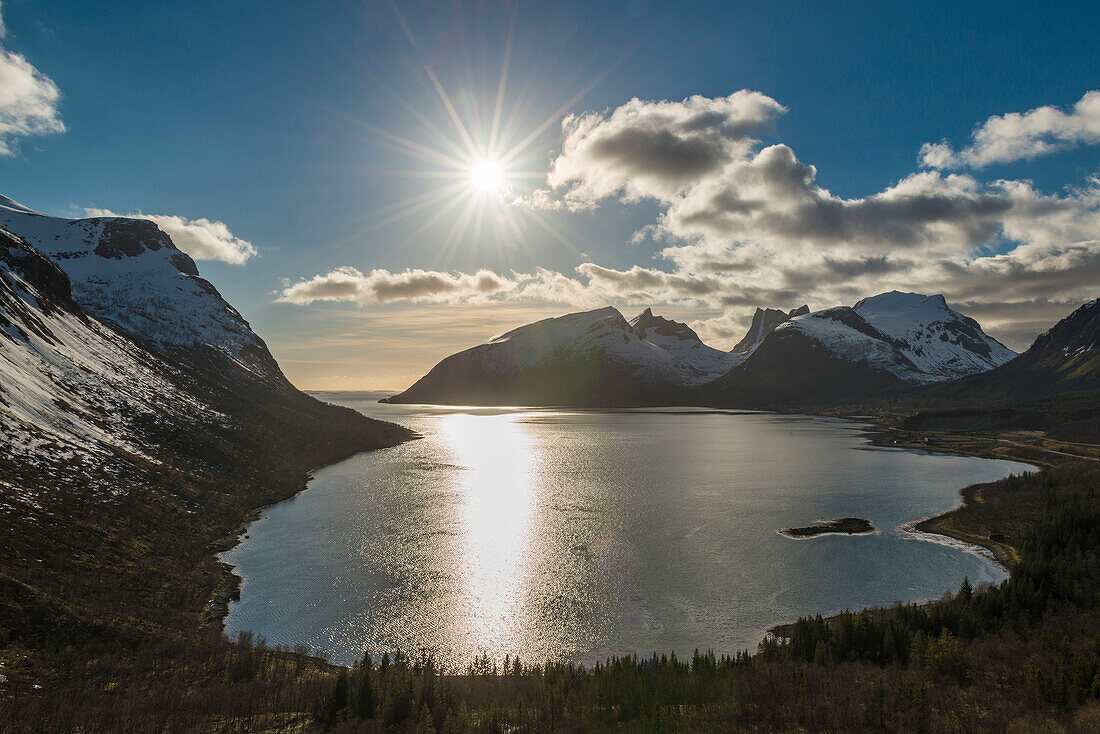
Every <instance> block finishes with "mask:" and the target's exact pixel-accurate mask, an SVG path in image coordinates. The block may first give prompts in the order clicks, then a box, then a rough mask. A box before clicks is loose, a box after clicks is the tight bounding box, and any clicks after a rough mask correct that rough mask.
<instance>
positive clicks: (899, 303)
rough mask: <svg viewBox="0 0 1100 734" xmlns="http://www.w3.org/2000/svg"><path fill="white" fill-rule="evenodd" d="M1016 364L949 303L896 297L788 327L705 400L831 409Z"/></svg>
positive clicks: (704, 394) (706, 391) (705, 391)
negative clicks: (844, 402) (826, 405)
mask: <svg viewBox="0 0 1100 734" xmlns="http://www.w3.org/2000/svg"><path fill="white" fill-rule="evenodd" d="M1014 356H1015V353H1014V352H1013V351H1012V350H1010V349H1008V348H1007V347H1005V346H1004V345H1003V344H1001V343H1000V342H998V341H997V340H996V339H994V338H992V337H990V336H988V335H987V334H986V333H985V332H983V331H982V328H981V326H980V325H979V324H978V322H976V321H974V320H973V319H971V318H969V317H967V316H963V315H962V314H960V313H958V312H957V311H954V310H952V309H951V308H950V307H949V306H948V305H947V302H946V301H945V300H944V298H943V296H939V295H936V296H925V295H921V294H917V293H899V292H898V291H891V292H889V293H883V294H880V295H877V296H874V297H872V298H865V299H863V300H862V301H860V302H858V303H857V304H856V305H855V306H853V307H847V306H838V307H835V308H828V309H824V310H822V311H816V312H814V313H807V314H803V315H800V316H795V317H794V318H791V319H789V320H787V321H786V322H785V323H782V324H780V325H778V326H777V327H776V328H775V329H774V331H772V333H771V334H770V335H768V336H767V337H765V339H764V340H763V341H762V342H761V344H760V346H759V347H758V348H757V349H756V351H755V352H754V353H753V354H752V355H751V356H750V357H749V358H747V359H746V360H745V361H744V362H743V363H742V364H741V365H739V366H738V367H737V368H735V369H734V370H732V371H731V372H729V373H728V374H726V375H724V376H723V377H721V378H719V379H718V380H716V381H715V382H714V383H711V384H709V385H706V386H705V387H703V388H702V389H701V390H700V395H701V400H702V401H703V402H705V403H707V404H731V405H734V404H736V405H745V406H748V405H755V406H765V405H769V406H770V405H787V404H790V405H794V404H800V403H826V402H833V401H836V400H850V399H858V398H861V397H864V396H867V395H871V394H875V393H880V392H884V391H886V390H890V389H897V388H900V387H903V386H905V385H919V384H926V383H932V382H939V381H942V380H951V379H957V378H960V377H965V376H967V375H972V374H976V373H979V372H985V371H987V370H990V369H993V368H995V367H998V366H1000V365H1002V364H1004V363H1005V362H1007V361H1009V360H1010V359H1012V358H1013V357H1014Z"/></svg>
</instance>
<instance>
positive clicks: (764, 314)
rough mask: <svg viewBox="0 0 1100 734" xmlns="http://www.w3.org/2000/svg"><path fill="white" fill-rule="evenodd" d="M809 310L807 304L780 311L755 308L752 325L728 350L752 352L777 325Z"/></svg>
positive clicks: (742, 352) (735, 352)
mask: <svg viewBox="0 0 1100 734" xmlns="http://www.w3.org/2000/svg"><path fill="white" fill-rule="evenodd" d="M809 312H810V309H809V307H807V306H800V307H799V308H795V309H791V310H790V311H782V310H780V309H778V308H768V309H763V308H758V309H756V313H754V314H753V315H752V325H751V326H750V327H749V331H748V333H747V334H745V337H744V338H743V339H742V340H741V341H739V342H737V344H736V345H735V346H734V347H733V349H731V350H730V352H732V353H734V354H743V355H745V356H748V355H749V354H752V352H753V351H754V350H755V349H756V348H757V347H758V346H760V343H761V342H763V341H764V339H765V338H766V337H767V336H768V334H770V333H772V331H774V330H775V328H776V327H777V326H779V325H780V324H782V323H784V322H785V321H789V320H790V319H792V318H794V317H795V316H802V315H804V314H807V313H809Z"/></svg>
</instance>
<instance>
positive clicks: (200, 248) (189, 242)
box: [84, 208, 256, 265]
mask: <svg viewBox="0 0 1100 734" xmlns="http://www.w3.org/2000/svg"><path fill="white" fill-rule="evenodd" d="M84 213H85V215H87V216H89V217H129V218H131V219H148V220H149V221H151V222H155V223H156V225H157V226H158V227H160V228H161V229H162V230H164V232H165V233H166V234H167V235H168V236H169V237H171V238H172V242H174V243H175V245H176V247H178V248H179V249H180V250H182V251H183V252H186V253H187V254H188V255H190V256H191V257H193V258H194V259H196V260H218V261H221V262H225V263H230V264H232V265H241V264H243V263H245V262H246V261H247V260H249V259H250V258H252V257H254V256H255V255H256V248H255V247H253V246H252V243H251V242H249V241H248V240H244V239H241V238H240V237H237V236H236V235H235V234H233V233H232V232H231V231H230V230H229V227H228V226H226V224H225V223H224V222H219V221H215V220H210V219H205V218H199V219H188V218H186V217H180V216H176V215H174V214H143V213H141V212H134V213H130V214H117V213H115V212H113V211H111V210H110V209H96V208H86V209H85V210H84Z"/></svg>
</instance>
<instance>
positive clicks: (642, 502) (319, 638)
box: [225, 393, 1026, 666]
mask: <svg viewBox="0 0 1100 734" xmlns="http://www.w3.org/2000/svg"><path fill="white" fill-rule="evenodd" d="M320 397H321V398H322V399H326V400H329V401H330V402H337V403H340V404H343V405H348V406H350V407H354V408H357V409H359V410H361V411H363V412H364V413H367V414H368V415H371V416H373V417H379V418H386V419H389V420H394V421H396V422H398V423H402V424H404V425H407V426H409V427H410V428H413V429H415V430H417V431H419V432H420V433H421V434H423V436H424V438H422V439H420V440H417V441H412V442H409V443H406V444H404V445H402V446H399V447H396V448H393V449H387V450H384V451H378V452H372V453H367V454H361V455H359V456H356V457H353V458H351V459H349V460H347V461H345V462H342V463H340V464H337V465H334V466H330V467H326V468H324V469H321V470H319V471H318V472H316V478H315V479H314V480H313V481H312V482H311V483H310V485H309V486H310V488H309V490H308V491H306V492H303V493H302V494H300V495H298V496H297V497H295V498H294V499H291V500H289V501H287V502H284V503H282V504H280V505H277V506H275V507H272V508H270V509H269V510H268V511H267V512H266V513H265V515H264V517H263V518H262V519H261V520H259V521H257V522H256V523H254V524H253V525H252V526H251V527H250V529H249V539H248V540H245V541H244V542H243V543H242V544H241V545H240V546H238V547H237V548H235V549H234V550H232V551H230V552H229V553H227V554H225V560H226V561H227V562H229V563H232V564H235V565H236V566H237V572H238V573H239V574H241V575H242V576H243V577H244V579H245V580H244V584H243V587H242V595H241V600H240V601H239V602H235V603H233V604H232V607H231V611H230V616H229V618H228V619H227V621H226V629H227V632H228V633H229V634H231V635H233V634H235V633H236V632H237V631H239V630H250V631H253V632H255V633H257V634H260V635H263V636H264V637H265V638H266V639H267V640H268V642H270V643H273V644H284V645H295V644H305V645H307V646H309V647H311V648H313V649H314V650H318V651H323V652H324V653H326V654H327V656H328V657H329V658H330V659H332V660H333V661H335V662H340V663H350V662H352V661H353V660H354V659H356V658H358V657H361V656H362V654H363V652H365V651H370V652H371V653H372V655H374V656H375V657H376V658H377V656H378V655H380V654H381V653H382V652H384V651H390V652H392V651H393V650H395V649H398V648H400V649H402V650H405V651H416V650H418V649H421V648H428V649H431V650H433V651H435V653H436V654H437V655H438V656H439V657H440V658H442V659H443V660H444V661H445V662H447V663H448V664H450V665H452V666H457V665H465V664H466V663H467V662H469V661H470V660H471V659H472V658H473V657H474V656H475V655H478V654H480V653H482V652H487V653H488V654H490V655H491V656H494V657H503V656H504V655H505V654H506V653H511V654H519V655H521V656H522V657H523V658H524V659H525V660H544V659H573V660H577V661H580V662H585V663H591V662H594V661H595V660H599V659H602V658H603V657H605V656H607V655H609V654H619V653H626V652H632V651H635V650H637V651H639V652H641V653H646V652H649V651H653V650H660V651H668V650H677V651H679V652H688V653H690V652H691V650H693V649H695V648H701V649H705V648H711V649H714V650H716V651H719V652H733V651H736V650H738V649H742V648H745V647H750V648H751V647H753V646H755V644H756V643H757V642H758V641H759V640H760V638H761V637H762V636H763V634H764V631H765V630H766V629H767V628H768V627H769V626H771V625H773V624H775V623H777V622H781V621H787V620H791V619H794V618H796V617H797V616H799V615H802V614H806V613H813V612H822V613H825V614H828V613H832V612H837V611H841V610H843V609H845V608H853V609H854V608H859V607H862V606H865V605H870V604H889V603H891V602H893V601H896V600H918V599H926V598H930V597H936V596H939V595H941V594H942V593H943V592H945V591H947V590H950V589H954V588H957V587H958V585H959V583H960V582H961V581H962V578H963V576H969V577H970V579H971V581H973V582H975V583H981V582H995V581H999V580H1001V579H1002V578H1003V572H1002V571H1000V569H998V568H996V567H995V566H994V565H993V564H992V563H991V562H990V561H989V559H988V558H985V557H983V556H981V555H980V554H978V553H974V552H967V551H964V550H960V549H958V548H953V547H949V546H946V545H943V544H937V543H931V542H927V541H925V540H919V539H916V538H915V537H914V536H913V535H911V534H909V533H906V532H904V531H902V530H900V529H899V528H900V526H901V525H902V524H904V523H906V522H909V521H912V520H914V519H919V518H922V517H926V516H929V515H932V514H936V513H939V512H943V511H945V510H947V509H950V508H951V507H953V506H955V505H957V504H958V490H959V488H961V487H963V486H965V485H967V484H972V483H975V482H981V481H989V480H992V479H997V478H1000V477H1003V476H1006V475H1008V474H1009V473H1011V472H1013V471H1017V472H1018V471H1020V470H1021V469H1024V468H1026V467H1024V466H1023V465H1020V464H1014V463H1012V462H1006V461H992V460H986V459H976V458H969V457H958V456H934V455H928V454H921V453H917V452H908V451H896V450H888V449H872V448H870V447H868V446H867V445H866V443H865V440H864V438H863V436H862V434H861V429H860V427H859V426H856V425H854V424H851V423H845V422H841V421H835V420H830V419H823V418H810V417H805V416H784V415H774V414H761V413H733V412H706V411H683V410H680V411H674V410H655V411H634V412H595V411H592V412H588V411H524V410H501V409H468V410H459V409H442V408H431V407H426V406H387V405H379V404H378V403H376V402H375V400H376V398H377V396H374V395H366V394H362V393H358V394H357V393H342V394H328V395H321V396H320ZM842 516H857V517H866V518H868V519H869V520H871V522H872V523H873V524H874V525H875V527H876V528H878V531H879V532H877V533H875V534H873V535H869V536H838V535H827V536H822V537H819V538H815V539H813V540H809V541H797V540H792V539H789V538H785V537H783V536H781V535H779V534H777V533H776V532H775V531H776V530H777V529H779V528H782V527H787V526H790V525H806V524H809V523H811V522H813V521H814V520H816V519H818V518H823V517H842Z"/></svg>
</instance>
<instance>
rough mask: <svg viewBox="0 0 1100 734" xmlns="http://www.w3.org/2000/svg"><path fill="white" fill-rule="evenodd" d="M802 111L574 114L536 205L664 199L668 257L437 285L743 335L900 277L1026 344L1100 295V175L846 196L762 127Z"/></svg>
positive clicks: (368, 288) (661, 226) (957, 178)
mask: <svg viewBox="0 0 1100 734" xmlns="http://www.w3.org/2000/svg"><path fill="white" fill-rule="evenodd" d="M1087 98H1089V95H1086V99H1087ZM1080 106H1081V105H1079V107H1080ZM784 110H785V108H783V107H782V105H780V104H779V103H778V102H776V101H775V100H773V99H771V98H770V97H767V96H765V95H761V94H759V93H754V92H738V93H736V94H733V95H730V96H729V97H722V98H718V99H707V98H703V97H690V98H688V99H686V100H684V101H682V102H667V101H662V102H644V101H640V100H637V99H635V100H631V101H630V102H628V103H627V104H625V105H623V107H620V108H618V109H615V110H609V111H604V112H600V113H588V114H583V115H576V116H571V117H568V118H566V119H565V121H564V122H563V126H562V141H563V142H562V151H561V154H560V155H559V156H557V157H556V158H555V160H554V163H553V166H552V168H551V170H550V172H549V174H548V176H547V188H544V189H540V190H538V191H536V192H535V193H534V194H533V195H532V196H530V197H528V198H526V199H524V200H522V201H520V202H518V203H519V205H522V206H535V207H538V208H543V209H561V210H571V209H595V208H598V207H600V206H601V205H603V204H604V202H606V201H637V200H641V199H645V200H649V201H653V202H656V203H657V205H658V207H659V215H658V218H657V220H656V221H655V222H653V223H652V224H650V225H648V226H646V227H644V228H643V229H642V230H641V231H639V232H638V234H637V235H636V239H639V240H641V239H652V240H654V241H656V242H659V243H661V249H660V250H659V251H658V253H657V262H656V263H654V264H653V266H651V267H643V266H641V265H634V266H632V267H629V268H625V269H615V268H608V267H604V266H602V265H599V264H596V263H591V262H586V263H582V264H580V265H579V266H578V267H577V268H576V272H575V273H557V272H552V271H547V270H539V271H536V272H534V273H528V274H520V273H510V274H506V275H499V274H493V275H492V277H493V278H494V281H493V282H494V283H496V284H497V285H496V286H494V288H492V289H491V290H490V292H481V291H478V290H476V289H474V288H472V287H471V286H470V283H472V282H473V281H474V279H475V278H476V276H477V275H478V274H477V273H469V274H462V273H436V274H434V275H435V278H434V279H433V280H432V282H433V283H435V284H436V285H435V287H434V289H433V290H432V291H431V295H430V296H428V298H430V299H433V300H442V301H447V302H463V301H475V302H481V301H503V300H507V301H518V300H541V301H545V302H552V303H560V304H563V305H565V306H568V307H575V308H587V307H595V306H602V305H606V304H613V305H627V304H645V305H661V304H677V305H678V306H679V307H680V308H679V310H680V311H681V312H683V311H684V310H685V309H687V310H690V311H691V312H693V313H695V314H697V316H698V319H700V320H699V321H697V322H696V327H697V328H698V330H699V332H700V333H701V334H704V335H708V336H709V337H711V338H718V339H723V340H726V339H735V338H736V337H738V336H739V335H740V333H743V330H744V328H746V327H747V325H748V322H749V319H750V318H751V315H752V312H753V310H754V309H755V308H756V307H757V306H761V307H779V308H783V309H790V308H793V307H795V306H799V305H801V304H803V303H808V304H809V305H810V306H811V308H824V307H828V306H834V305H838V304H844V303H846V304H852V303H854V302H855V301H857V300H859V299H860V298H862V297H865V296H868V295H872V294H875V293H880V292H883V291H887V290H890V289H895V288H896V289H899V290H907V291H917V292H924V293H929V294H931V293H942V294H943V295H944V296H945V297H946V298H947V299H948V301H949V302H951V303H952V304H953V305H957V306H960V307H962V309H963V310H964V312H968V311H969V312H973V313H975V314H983V315H985V316H987V317H991V318H993V323H994V324H996V327H995V329H996V330H997V331H996V332H995V333H999V334H1000V335H1002V336H1007V337H1009V341H1010V342H1011V345H1012V346H1014V347H1025V346H1027V344H1026V341H1024V335H1026V334H1027V333H1029V330H1030V333H1031V334H1034V333H1036V332H1037V331H1038V330H1039V329H1038V328H1037V327H1036V324H1037V323H1038V322H1040V321H1043V320H1044V319H1046V318H1048V317H1049V319H1050V321H1047V322H1046V324H1047V325H1049V323H1050V322H1052V321H1053V320H1056V318H1058V317H1059V316H1062V315H1065V314H1067V313H1069V311H1070V310H1072V309H1073V308H1074V307H1075V306H1077V305H1079V304H1080V303H1081V302H1083V301H1085V300H1089V299H1092V298H1095V297H1097V296H1098V295H1100V292H1097V288H1098V286H1097V284H1098V283H1100V179H1098V178H1095V177H1094V178H1091V179H1089V180H1087V181H1086V182H1085V183H1084V185H1082V186H1079V187H1077V188H1071V189H1067V190H1066V191H1063V192H1061V193H1058V194H1047V193H1044V192H1042V191H1040V190H1038V189H1036V188H1035V186H1034V185H1033V184H1032V183H1031V182H1029V181H1025V180H1008V179H998V180H993V181H983V180H981V179H979V178H978V177H977V176H976V175H971V174H962V173H950V172H945V171H941V170H920V171H916V172H914V173H912V174H910V175H908V176H906V177H904V178H902V179H901V180H899V181H897V182H894V183H893V184H891V185H890V186H887V187H885V188H883V189H882V190H881V191H878V192H876V193H872V194H870V195H867V196H862V197H851V198H848V197H842V196H838V195H836V194H834V193H833V192H831V191H829V190H828V189H826V188H825V187H823V186H821V185H819V184H818V183H817V169H816V168H815V167H814V166H813V165H811V164H808V163H806V162H803V161H801V160H799V158H798V156H797V155H796V154H795V151H794V150H793V149H792V148H791V147H790V146H788V145H785V144H782V143H774V144H765V143H764V142H763V141H762V140H760V139H758V137H760V136H763V135H765V134H766V133H767V132H768V128H769V126H770V125H771V123H772V121H773V120H774V119H775V118H776V117H778V116H779V115H781V114H782V113H783V112H784ZM947 152H948V153H949V152H950V151H947ZM408 273H419V274H420V276H421V277H425V276H426V275H428V274H426V273H423V271H407V273H406V274H393V273H388V272H386V271H374V272H372V273H371V275H370V276H363V275H362V274H360V273H358V271H349V270H348V269H341V270H338V271H333V273H329V274H328V275H326V276H316V277H315V278H314V279H313V280H312V281H302V282H301V283H299V284H296V285H294V286H288V288H287V290H286V291H284V297H283V300H290V301H293V302H301V303H305V302H309V300H310V299H309V298H300V297H298V296H297V294H298V293H300V292H301V293H306V292H308V291H309V289H310V288H312V287H315V286H316V287H318V288H321V290H324V289H323V288H322V286H325V285H327V284H329V282H330V281H339V280H341V278H343V279H345V280H346V279H347V277H348V276H349V274H354V276H355V277H352V278H351V279H352V280H353V281H355V282H356V283H357V284H356V285H353V286H352V285H348V284H344V285H343V289H344V290H341V291H334V292H338V293H339V294H340V295H338V296H336V297H339V298H341V299H344V300H353V301H356V302H359V303H374V302H381V299H380V298H379V297H378V296H377V294H376V292H375V291H376V288H375V286H374V285H373V283H375V282H388V281H389V280H391V279H400V278H399V276H404V277H405V278H406V279H407V278H409V277H410V276H408ZM334 274H335V277H334ZM360 281H370V283H367V284H365V285H363V284H359V283H360ZM333 285H335V282H334V283H333ZM364 294H365V295H364ZM416 298H421V299H422V298H424V296H421V295H417V296H416ZM994 303H996V304H1002V305H1003V304H1008V305H1007V306H1005V308H1004V311H1003V314H1005V315H1004V316H999V317H993V311H992V310H991V309H989V308H987V307H986V304H994ZM1013 304H1019V305H1020V307H1019V308H1016V307H1015V306H1014V305H1013ZM1028 304H1030V305H1031V306H1029V305H1028ZM1036 304H1040V305H1036ZM1032 307H1033V308H1032ZM1037 314H1041V315H1039V316H1037Z"/></svg>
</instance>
